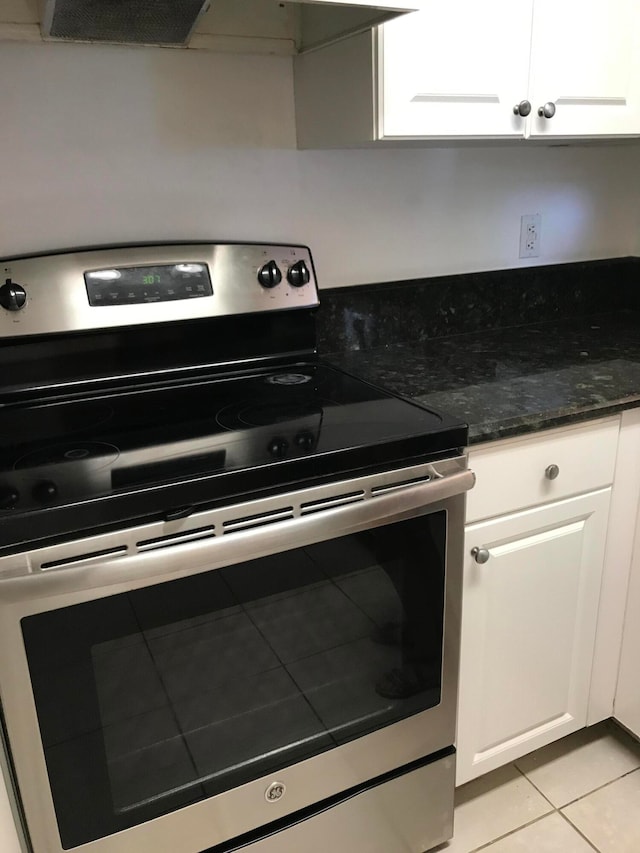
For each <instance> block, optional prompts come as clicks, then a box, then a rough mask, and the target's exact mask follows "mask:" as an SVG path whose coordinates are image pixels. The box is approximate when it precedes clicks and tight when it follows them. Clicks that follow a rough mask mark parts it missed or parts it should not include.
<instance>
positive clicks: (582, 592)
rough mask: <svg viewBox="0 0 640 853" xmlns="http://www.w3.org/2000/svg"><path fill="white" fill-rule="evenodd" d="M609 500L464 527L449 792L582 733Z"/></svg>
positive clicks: (585, 500)
mask: <svg viewBox="0 0 640 853" xmlns="http://www.w3.org/2000/svg"><path fill="white" fill-rule="evenodd" d="M609 492H610V490H609V489H605V490H602V491H599V492H595V493H590V494H588V495H584V496H582V497H577V498H571V499H569V500H566V501H561V502H559V503H554V504H550V505H548V506H545V507H542V508H537V509H533V510H525V511H523V512H519V513H515V514H514V515H510V516H506V517H503V518H500V519H497V520H494V521H488V522H483V523H480V524H474V525H470V526H469V528H468V530H467V535H466V538H465V553H466V555H467V556H466V565H465V570H464V571H465V577H464V585H463V617H462V653H461V669H460V694H459V697H460V698H459V709H458V741H457V744H458V777H457V781H458V784H461V783H462V782H466V781H468V780H469V779H472V778H474V777H475V776H478V775H480V774H481V773H485V772H487V771H488V770H492V769H494V768H495V767H499V766H500V765H502V764H504V763H506V762H508V761H512V760H513V759H515V758H518V757H520V756H521V755H524V754H525V753H527V752H530V751H531V750H533V749H537V748H538V747H540V746H543V745H544V744H547V743H549V742H550V741H552V740H555V739H557V738H559V737H562V736H563V735H565V734H569V733H570V732H573V731H575V730H576V729H578V728H582V727H583V726H584V725H586V722H587V706H588V699H589V683H590V675H591V661H592V657H593V647H594V639H595V630H596V621H597V615H598V594H599V591H600V579H601V574H602V563H603V556H604V546H605V540H606V529H607V517H608V509H609ZM475 547H480V548H483V549H486V551H487V552H488V554H489V559H488V561H487V562H486V563H477V562H476V561H475V559H474V557H473V556H472V555H471V553H470V552H471V549H472V548H475Z"/></svg>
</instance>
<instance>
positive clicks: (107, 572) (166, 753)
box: [0, 458, 473, 853]
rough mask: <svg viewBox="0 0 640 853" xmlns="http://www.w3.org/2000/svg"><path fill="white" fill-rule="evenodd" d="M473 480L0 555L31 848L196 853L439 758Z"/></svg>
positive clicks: (13, 749) (408, 478)
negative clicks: (465, 522)
mask: <svg viewBox="0 0 640 853" xmlns="http://www.w3.org/2000/svg"><path fill="white" fill-rule="evenodd" d="M394 478H395V479H394ZM472 484H473V475H472V474H471V473H470V472H468V471H467V470H466V469H465V460H464V459H463V458H461V459H456V460H447V461H446V462H443V463H438V464H437V465H427V466H424V465H423V466H419V467H416V468H415V469H411V470H409V471H407V470H406V469H404V470H403V471H399V472H398V471H396V472H387V473H386V474H383V475H377V476H371V477H368V478H361V479H358V480H357V481H345V482H342V483H337V484H333V485H331V486H320V487H316V488H313V489H308V490H305V491H303V492H297V493H291V494H287V495H284V496H282V495H280V496H278V497H275V498H268V499H263V500H259V501H254V502H251V503H247V504H244V505H241V506H235V507H230V508H226V509H224V510H214V511H211V512H207V513H201V514H199V515H194V516H191V517H190V518H188V519H185V520H182V521H173V522H168V523H157V524H152V525H146V526H144V527H138V528H135V529H130V530H126V531H116V532H112V533H108V534H105V535H102V536H98V537H94V538H92V539H84V540H82V541H81V542H75V543H67V544H63V545H58V546H54V547H51V548H48V549H43V550H40V551H36V552H31V553H30V554H16V555H13V556H10V557H6V558H3V560H2V561H0V643H1V647H2V650H3V652H2V656H1V659H0V695H1V699H2V708H3V714H4V723H5V736H6V738H7V743H8V751H9V754H10V761H11V765H12V768H13V770H14V772H15V779H16V786H17V789H18V792H19V799H20V802H21V805H22V808H23V810H24V814H25V817H26V827H27V831H28V834H29V836H30V838H31V843H32V844H33V849H34V850H35V851H37V853H60V851H62V850H69V849H79V850H82V851H86V853H131V851H134V850H135V851H136V853H200V851H202V850H205V849H206V848H209V847H213V846H214V845H218V844H224V843H225V842H228V841H230V840H231V839H235V838H239V837H242V838H243V839H244V838H245V834H247V833H251V832H252V831H254V830H256V829H257V828H259V827H265V826H269V825H271V824H274V822H279V824H280V825H284V824H285V823H286V820H287V817H288V816H291V815H295V814H296V813H297V814H298V815H299V814H301V810H303V809H308V808H309V807H311V806H313V805H314V804H318V803H321V804H322V803H325V804H326V802H327V801H328V800H329V798H332V797H336V795H339V794H340V793H341V792H348V791H352V790H355V789H356V788H357V787H358V786H359V785H362V783H364V782H367V781H368V780H374V779H377V778H379V777H382V776H384V774H388V773H390V772H392V771H396V770H397V769H398V768H402V767H404V766H405V765H409V764H411V762H416V761H419V760H421V759H424V758H425V757H426V756H429V755H431V754H433V753H435V752H437V751H438V750H441V749H443V748H445V747H448V746H450V745H451V744H453V741H454V732H455V698H456V682H457V656H458V629H459V609H460V569H461V563H462V560H461V541H462V535H461V534H462V523H463V511H464V492H465V490H466V489H468V488H470V487H471V485H472ZM445 626H446V630H445ZM443 637H444V639H443ZM246 838H247V839H248V838H249V836H248V835H247V836H246ZM232 846H233V845H231V847H232ZM231 847H230V848H228V849H231Z"/></svg>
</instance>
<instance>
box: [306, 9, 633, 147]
mask: <svg viewBox="0 0 640 853" xmlns="http://www.w3.org/2000/svg"><path fill="white" fill-rule="evenodd" d="M295 85H296V109H297V113H298V138H299V144H300V146H301V147H303V148H305V147H324V146H328V147H332V146H339V145H359V144H366V143H371V142H375V141H378V140H394V141H395V140H416V139H465V138H482V139H509V138H520V139H524V138H545V137H546V138H552V139H563V138H568V137H572V138H580V137H584V138H587V137H601V136H638V135H640V3H638V2H637V0H584V1H583V2H578V0H484V2H482V3H478V2H477V0H458V2H450V3H447V2H444V0H425V2H424V3H423V7H422V10H421V11H419V12H415V13H413V14H410V15H407V16H405V17H403V18H400V19H397V20H395V21H392V22H390V23H387V24H385V25H384V26H382V27H379V28H378V29H377V30H376V31H374V32H373V34H372V35H369V34H366V35H361V36H357V37H355V38H351V39H346V40H344V41H342V42H340V43H338V44H335V45H332V46H330V47H328V48H326V49H322V50H318V51H314V52H312V53H310V54H308V55H306V56H303V57H298V58H296V60H295Z"/></svg>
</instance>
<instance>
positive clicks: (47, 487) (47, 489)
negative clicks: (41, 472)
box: [33, 480, 58, 504]
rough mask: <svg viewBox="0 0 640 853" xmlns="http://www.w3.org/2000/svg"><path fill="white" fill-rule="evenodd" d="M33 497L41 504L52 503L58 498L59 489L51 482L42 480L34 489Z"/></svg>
mask: <svg viewBox="0 0 640 853" xmlns="http://www.w3.org/2000/svg"><path fill="white" fill-rule="evenodd" d="M33 496H34V498H35V499H36V500H37V501H39V502H40V503H43V504H47V503H50V502H51V501H53V500H55V499H56V498H57V497H58V487H57V486H56V484H55V483H52V482H51V480H42V481H41V482H40V483H36V485H35V486H34V487H33Z"/></svg>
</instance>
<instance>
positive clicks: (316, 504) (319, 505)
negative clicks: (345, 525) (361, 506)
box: [300, 489, 364, 515]
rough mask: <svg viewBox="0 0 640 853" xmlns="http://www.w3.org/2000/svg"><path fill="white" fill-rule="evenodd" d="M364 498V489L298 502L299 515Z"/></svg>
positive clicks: (332, 507)
mask: <svg viewBox="0 0 640 853" xmlns="http://www.w3.org/2000/svg"><path fill="white" fill-rule="evenodd" d="M363 500H364V489H360V490H359V491H357V492H346V493H345V494H343V495H334V496H333V497H330V498H322V499H321V500H319V501H308V502H307V503H303V504H300V515H310V514H311V513H312V512H322V511H323V510H325V509H334V508H335V507H338V506H346V505H347V504H355V503H358V502H359V501H363Z"/></svg>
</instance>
